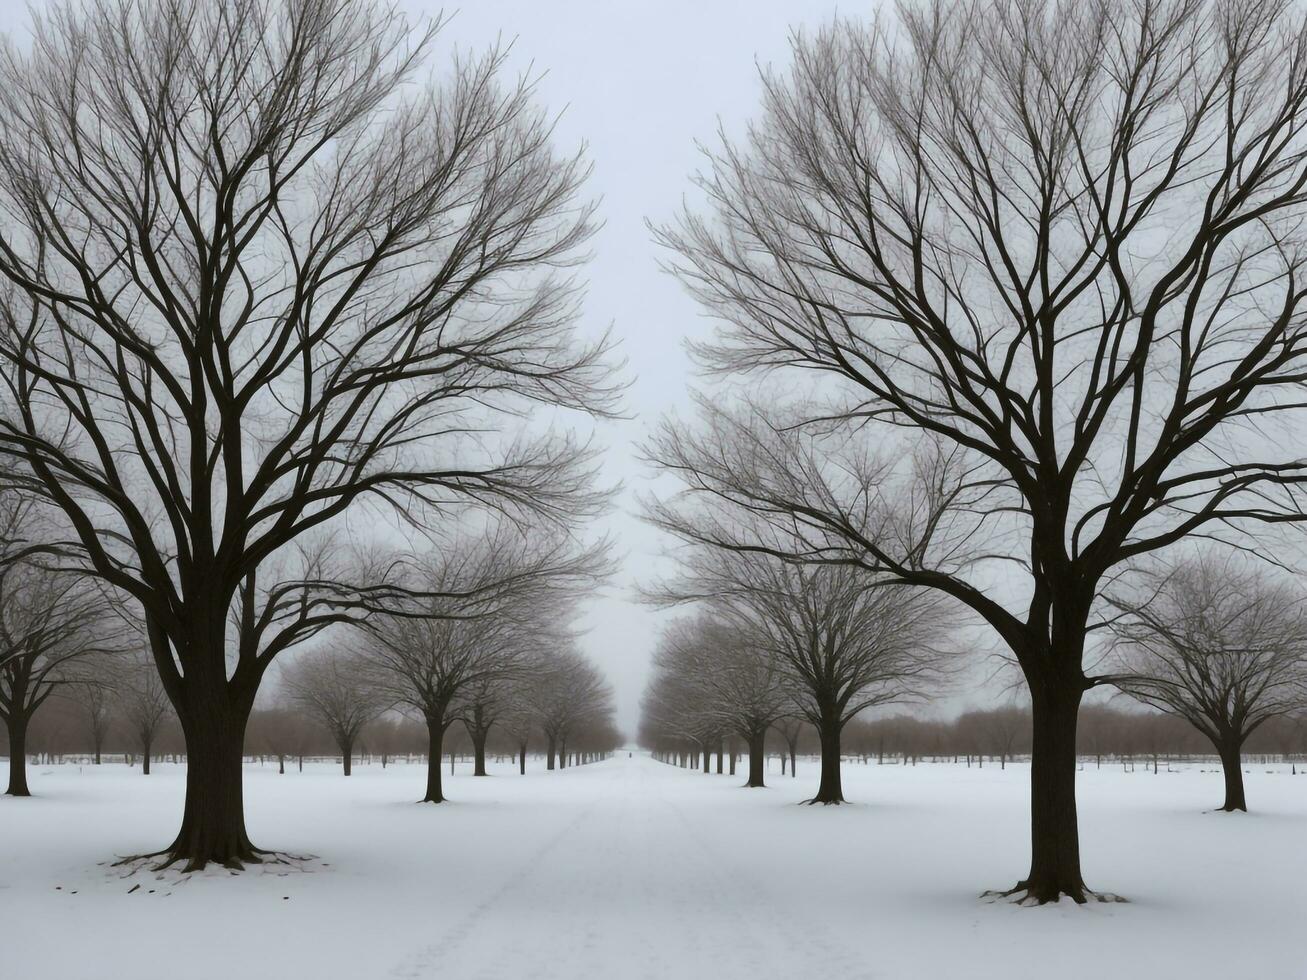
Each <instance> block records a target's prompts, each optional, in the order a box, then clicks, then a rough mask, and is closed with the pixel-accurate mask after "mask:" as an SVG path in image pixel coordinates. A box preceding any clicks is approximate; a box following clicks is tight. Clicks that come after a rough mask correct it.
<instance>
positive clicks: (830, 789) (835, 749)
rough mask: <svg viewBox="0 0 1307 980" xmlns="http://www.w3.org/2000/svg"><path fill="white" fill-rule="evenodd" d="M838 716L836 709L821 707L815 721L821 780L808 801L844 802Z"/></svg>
mask: <svg viewBox="0 0 1307 980" xmlns="http://www.w3.org/2000/svg"><path fill="white" fill-rule="evenodd" d="M841 727H842V726H841V724H840V716H839V711H838V709H836V708H834V707H825V708H823V709H822V711H821V714H820V717H819V719H818V723H817V738H818V740H819V741H820V742H821V780H820V782H818V784H817V793H816V795H815V796H813V798H812V799H810V800H809V801H808V802H809V803H824V804H839V803H843V802H844V787H843V784H842V783H841V781H840V728H841Z"/></svg>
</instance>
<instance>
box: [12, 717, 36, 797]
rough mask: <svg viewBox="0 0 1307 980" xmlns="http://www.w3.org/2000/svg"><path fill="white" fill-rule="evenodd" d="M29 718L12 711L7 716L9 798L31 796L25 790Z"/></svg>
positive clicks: (29, 791) (29, 792)
mask: <svg viewBox="0 0 1307 980" xmlns="http://www.w3.org/2000/svg"><path fill="white" fill-rule="evenodd" d="M29 720H30V719H29V716H27V715H25V714H23V713H22V712H21V711H14V712H13V713H12V714H10V716H9V721H8V724H7V725H6V726H5V727H6V728H7V729H8V730H9V788H8V789H7V790H5V793H6V794H7V795H9V796H31V795H32V792H31V790H29V789H28V788H27V722H28V721H29Z"/></svg>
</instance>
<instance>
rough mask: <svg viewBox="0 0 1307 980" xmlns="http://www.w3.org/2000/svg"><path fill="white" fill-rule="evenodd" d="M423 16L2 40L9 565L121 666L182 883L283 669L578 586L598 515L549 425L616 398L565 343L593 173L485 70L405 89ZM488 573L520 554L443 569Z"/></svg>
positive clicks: (593, 349) (131, 0)
mask: <svg viewBox="0 0 1307 980" xmlns="http://www.w3.org/2000/svg"><path fill="white" fill-rule="evenodd" d="M439 27H440V22H439V20H436V21H422V22H419V23H417V24H414V23H412V22H410V21H409V20H408V19H406V18H405V17H404V16H402V15H401V14H400V13H399V12H398V11H396V10H394V9H391V8H390V7H388V6H382V5H376V4H373V3H371V2H369V0H289V2H283V0H177V2H167V3H160V2H154V0H127V2H121V3H120V2H117V0H103V2H101V0H91V2H88V3H68V4H63V3H58V2H56V3H53V4H51V5H49V6H48V7H47V8H46V9H45V10H44V11H42V12H36V13H34V14H33V30H32V34H31V38H30V41H27V42H26V43H23V44H17V43H7V44H5V45H4V47H3V49H2V50H0V211H3V213H4V221H3V222H0V476H2V477H3V483H4V486H5V487H6V488H7V490H8V491H9V492H12V493H14V494H16V495H17V496H18V497H19V498H20V499H21V500H22V501H23V504H22V506H23V507H24V508H26V514H27V516H26V518H25V519H24V520H22V521H20V522H17V523H16V524H15V525H13V526H12V527H11V528H10V529H9V530H10V533H8V534H7V535H6V536H5V541H4V544H5V547H6V548H7V549H8V550H7V552H6V556H5V562H4V564H5V566H6V567H9V566H13V567H22V568H26V569H36V570H38V571H39V573H40V574H50V575H55V576H67V578H60V581H61V582H68V583H70V584H68V585H67V586H66V587H67V588H68V589H70V590H73V591H75V592H76V593H77V594H79V595H81V594H82V593H83V590H85V594H86V596H87V600H86V601H96V602H99V601H103V602H104V603H106V604H107V605H108V606H109V608H110V609H111V610H112V611H114V612H115V613H119V614H120V615H119V617H118V618H119V619H121V620H122V621H123V623H124V624H125V628H126V629H127V630H128V632H129V633H131V634H134V635H135V636H136V637H137V639H138V646H139V647H141V648H144V649H145V650H147V651H148V654H149V657H150V660H151V662H152V664H153V667H154V670H155V672H156V674H157V676H158V678H159V682H160V684H161V686H162V689H163V691H164V693H165V694H166V695H167V698H168V701H169V703H170V704H171V707H172V710H173V711H174V712H175V713H176V716H177V719H178V724H179V726H180V728H181V731H182V734H183V737H184V739H185V749H186V758H187V784H186V797H185V804H184V810H183V813H182V819H181V826H180V828H179V831H178V833H177V835H176V837H175V838H174V839H173V841H172V842H171V843H170V844H168V845H167V847H165V848H164V850H163V851H162V852H161V854H162V857H163V859H164V861H165V862H168V863H171V862H179V863H181V864H182V865H184V866H185V868H187V869H198V868H203V867H204V866H205V865H206V864H207V863H209V862H211V861H217V862H221V863H223V864H225V865H228V866H230V867H233V868H239V867H240V866H242V864H243V863H245V862H250V861H260V860H261V859H262V855H261V852H260V850H259V849H258V848H257V847H255V846H254V844H253V843H252V842H251V841H250V839H249V837H248V835H247V833H246V829H245V819H244V803H243V795H242V783H241V758H242V752H243V746H244V740H245V732H246V727H247V723H248V720H249V717H250V713H251V711H252V710H253V708H254V705H255V703H256V700H257V699H258V698H259V695H260V691H261V689H262V688H263V686H264V679H265V677H266V675H267V674H268V672H269V670H270V668H272V666H273V665H274V663H275V662H277V661H278V658H280V657H282V656H283V655H284V654H285V653H286V652H287V651H289V650H292V649H294V648H296V647H300V646H302V645H304V644H306V643H309V642H310V641H313V640H315V639H316V640H318V642H319V643H320V644H323V645H326V644H328V643H341V644H344V643H346V642H349V643H353V642H355V641H357V642H359V643H360V644H362V645H364V646H366V647H367V648H368V653H369V659H370V661H371V662H373V663H377V662H380V661H381V660H383V659H384V657H385V655H386V653H383V651H385V652H388V653H389V654H390V655H393V656H394V657H395V658H396V660H398V659H401V653H400V651H406V653H405V654H403V655H407V652H408V651H412V650H413V649H415V648H416V647H417V646H418V645H419V644H420V643H422V642H428V643H439V642H443V641H442V639H441V635H442V631H443V630H446V629H449V630H454V631H456V632H457V631H458V630H461V629H464V628H465V627H463V626H457V627H455V626H448V627H446V626H438V625H434V623H435V621H436V620H442V621H443V620H446V619H448V620H457V621H458V622H459V623H463V622H475V623H478V624H485V623H487V622H492V621H494V620H495V618H496V610H499V609H501V608H502V607H503V604H504V601H505V600H504V594H505V592H506V591H507V592H512V593H514V594H520V593H521V592H522V591H523V590H522V589H521V588H519V586H520V585H521V583H522V581H523V580H524V579H525V580H530V581H534V582H538V583H539V589H537V590H536V591H537V593H542V592H543V591H547V590H550V589H553V590H554V591H555V592H557V591H560V590H561V591H564V592H565V591H568V589H569V587H570V586H569V585H568V584H566V583H570V584H571V586H574V585H575V583H576V582H578V581H579V580H580V578H582V577H583V572H584V571H589V572H593V571H594V570H595V566H596V561H595V552H594V550H593V549H588V548H586V547H584V546H582V545H580V544H578V542H577V535H578V534H580V533H581V531H582V528H583V527H584V525H585V524H586V522H587V521H588V520H589V519H590V518H591V517H592V516H594V515H595V514H597V513H599V512H600V511H601V510H602V509H603V507H604V506H605V505H606V503H607V501H608V499H609V496H610V494H609V493H608V492H607V491H605V490H603V489H601V488H600V487H598V486H597V483H596V473H595V460H596V454H595V450H594V449H593V447H592V446H591V445H590V443H589V442H588V440H587V439H585V438H584V437H582V436H578V435H575V434H573V432H572V431H571V430H569V429H566V428H557V427H555V426H554V425H553V424H552V423H555V422H557V423H559V424H560V425H566V422H567V419H568V417H569V416H571V417H578V418H580V419H581V420H582V421H584V419H586V418H594V417H606V416H609V415H612V414H613V413H614V412H615V411H616V409H617V407H618V398H619V395H620V389H621V384H620V382H619V381H617V380H616V378H615V373H614V372H615V370H616V369H617V368H618V365H617V363H616V362H615V359H614V357H613V356H612V353H611V349H612V345H611V342H610V340H609V338H608V336H607V335H598V336H593V337H585V336H583V335H582V334H581V332H580V331H579V330H578V329H577V326H576V321H577V316H578V311H579V302H578V298H579V293H578V290H579V288H580V283H579V281H578V280H577V279H576V278H575V277H574V273H573V270H574V268H575V267H576V266H577V265H578V264H579V263H580V262H581V261H582V260H583V259H584V258H585V248H586V243H587V241H588V240H589V238H590V236H591V233H592V231H593V229H594V221H593V215H594V205H593V202H592V201H590V200H589V199H587V198H586V196H585V195H584V189H583V185H584V183H585V179H586V176H587V172H588V165H587V163H586V161H585V159H584V158H583V156H582V154H581V153H580V152H563V153H560V152H558V151H557V150H556V149H555V147H554V145H553V120H552V118H551V117H550V116H549V115H548V114H546V113H545V112H544V111H543V110H542V109H541V108H540V107H539V106H538V105H537V104H536V102H535V98H534V92H533V89H532V80H531V79H530V78H519V79H506V78H505V77H504V74H505V73H504V71H503V65H504V54H503V52H502V51H500V50H498V49H491V50H489V51H487V52H485V53H484V54H483V55H480V56H472V57H466V58H458V59H453V60H452V62H451V63H450V65H449V66H448V68H447V70H446V71H444V72H440V73H436V74H434V75H431V76H429V77H427V76H426V75H425V72H424V66H425V65H426V64H427V62H428V60H429V55H430V54H431V52H432V50H433V47H434V44H435V39H436V35H437V34H438V31H439ZM420 75H421V76H423V79H422V80H421V81H419V80H418V78H419V76H420ZM55 93H58V94H57V96H56V94H55ZM515 537H516V539H517V540H516V541H514V540H513V539H514V538H515ZM469 540H470V541H473V542H492V544H486V545H484V546H483V545H482V544H479V543H478V544H474V545H471V546H469V547H466V548H465V547H464V546H463V542H465V541H469ZM388 541H394V542H396V543H397V544H398V546H399V547H398V550H389V549H388V548H387V547H386V546H385V543H386V542H388ZM364 542H366V545H365V544H364ZM487 551H488V552H491V553H494V554H496V555H502V554H504V553H515V554H516V555H517V557H518V558H520V559H521V561H520V563H519V564H518V565H516V566H515V569H516V570H515V571H513V572H509V573H507V574H508V577H507V578H506V579H503V580H501V579H495V578H493V575H491V576H489V577H482V578H480V579H478V578H477V576H476V575H469V576H463V575H462V573H461V572H460V574H459V582H460V584H459V585H457V586H450V585H448V584H447V583H446V582H445V580H444V579H443V578H442V576H443V575H444V574H445V572H446V571H449V570H450V569H451V568H452V567H454V566H455V565H456V564H457V562H458V560H459V558H465V557H466V556H467V555H469V554H483V553H486V552H487ZM454 556H458V557H454ZM491 571H493V569H491ZM73 583H75V584H73ZM525 591H527V592H530V591H531V590H530V589H527V590H525ZM528 604H529V603H528ZM544 605H545V603H544V602H543V600H540V607H543V606H544ZM564 605H565V606H566V607H567V608H570V605H571V604H570V603H565V604H564ZM57 608H58V609H60V610H62V611H63V613H62V614H61V616H60V618H61V619H63V620H68V621H71V622H72V623H73V624H74V626H75V625H76V624H77V623H78V622H85V620H83V619H82V617H75V616H70V615H67V612H68V610H69V608H70V607H69V606H68V605H67V604H66V603H60V604H58V605H57ZM515 608H516V607H515ZM551 618H552V617H551ZM466 628H467V629H475V628H481V627H480V626H477V627H471V626H469V627H466ZM553 632H554V633H558V632H559V629H558V628H557V627H554V628H553ZM346 637H348V639H346ZM18 642H19V643H20V644H21V643H22V642H23V641H21V640H20V641H18ZM459 642H461V641H459ZM544 645H545V646H554V647H557V646H558V643H557V642H555V640H547V641H546V642H545V644H544ZM557 652H558V655H560V656H562V655H565V650H559V651H557ZM4 656H5V658H6V661H7V660H8V657H9V653H8V652H6V653H5V654H4ZM389 673H390V676H391V677H393V678H398V677H399V676H400V671H399V670H398V669H395V670H391V671H390V672H389ZM414 673H415V674H417V673H420V671H415V672H414ZM433 676H434V675H433ZM401 688H402V690H403V692H404V696H405V698H406V699H408V703H410V704H412V705H413V707H415V708H416V709H417V710H427V709H428V708H435V707H438V706H440V705H442V704H443V705H444V706H445V708H446V709H447V708H448V702H447V701H446V700H444V699H445V698H446V697H447V696H446V695H444V694H439V693H432V694H431V695H430V697H428V696H427V695H426V694H424V693H420V692H418V691H417V689H416V687H415V686H413V685H407V684H405V685H400V684H398V683H397V690H396V693H397V694H398V693H399V690H400V689H401ZM24 703H25V704H27V705H28V706H29V707H31V705H30V700H29V701H28V702H24ZM448 717H449V716H448V714H446V715H444V716H440V715H433V718H432V719H431V720H430V721H429V724H431V725H433V726H434V728H433V732H434V731H435V730H437V729H439V728H440V726H442V725H444V724H447V722H448ZM12 737H13V736H12V735H11V739H12ZM433 737H434V736H433ZM555 737H558V734H557V733H555ZM437 795H438V793H437Z"/></svg>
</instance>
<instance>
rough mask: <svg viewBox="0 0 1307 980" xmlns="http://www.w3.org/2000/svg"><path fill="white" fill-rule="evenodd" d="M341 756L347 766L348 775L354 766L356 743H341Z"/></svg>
mask: <svg viewBox="0 0 1307 980" xmlns="http://www.w3.org/2000/svg"><path fill="white" fill-rule="evenodd" d="M340 757H341V760H342V763H343V764H344V767H345V775H346V776H348V775H349V774H350V772H351V771H352V770H353V768H354V765H353V763H354V743H353V742H341V743H340Z"/></svg>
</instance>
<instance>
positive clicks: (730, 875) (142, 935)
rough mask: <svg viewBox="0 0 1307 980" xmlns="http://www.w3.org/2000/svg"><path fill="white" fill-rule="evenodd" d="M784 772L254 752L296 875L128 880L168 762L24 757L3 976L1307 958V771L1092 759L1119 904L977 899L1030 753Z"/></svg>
mask: <svg viewBox="0 0 1307 980" xmlns="http://www.w3.org/2000/svg"><path fill="white" fill-rule="evenodd" d="M533 765H535V764H534V763H533ZM2 769H3V764H0V771H2ZM800 770H801V771H800V775H799V778H797V779H791V778H789V777H781V776H780V774H779V773H778V772H776V771H775V769H774V768H773V771H772V772H771V774H770V775H769V782H770V786H769V787H768V788H767V789H765V790H745V789H742V788H741V786H740V784H741V783H742V781H743V780H742V777H735V778H732V777H730V776H716V775H711V776H705V775H703V774H701V773H695V772H689V771H685V770H679V769H675V768H672V767H669V766H664V765H661V764H659V763H656V762H654V761H652V760H651V759H649V758H648V757H646V756H642V755H640V754H638V753H637V754H636V755H635V756H634V757H632V758H627V757H626V755H625V754H622V755H621V756H619V757H617V758H614V759H612V760H610V761H608V762H604V763H598V764H595V765H590V766H584V767H580V768H576V769H568V770H565V771H562V772H543V771H539V769H538V767H537V768H535V769H533V771H532V772H530V773H529V774H528V775H527V776H525V777H519V776H518V775H516V773H515V772H514V771H513V770H512V769H511V767H509V766H507V765H504V766H502V767H493V769H492V771H493V775H492V776H491V777H490V778H487V779H474V778H472V777H471V776H469V775H467V774H466V771H465V767H460V772H459V774H458V775H456V776H455V777H453V778H452V779H450V780H449V782H448V792H449V794H450V796H451V797H452V798H453V800H454V802H452V803H449V804H445V805H441V806H438V807H433V806H429V805H420V804H417V803H415V802H413V801H414V800H416V799H417V798H418V797H419V796H420V795H421V789H422V784H423V768H422V767H421V766H417V765H413V766H404V765H399V766H395V765H392V766H390V767H389V768H387V769H385V770H383V769H382V768H381V767H380V766H379V765H375V764H373V765H359V766H356V768H355V774H354V775H353V776H352V777H350V778H349V779H345V778H343V777H342V776H341V775H340V773H339V769H338V768H336V767H333V766H330V765H326V764H322V765H312V766H309V767H308V768H306V770H305V771H304V772H303V773H298V772H294V771H291V772H288V773H287V774H286V775H284V776H278V775H277V773H276V771H275V767H271V766H264V767H259V766H249V767H247V779H246V799H247V811H248V822H249V826H250V832H251V836H252V837H253V839H254V840H255V841H256V842H257V843H259V844H260V845H262V846H265V847H271V848H276V849H279V850H285V851H293V852H298V853H309V854H313V855H317V856H318V858H319V860H318V861H316V862H314V863H312V864H311V865H309V872H311V873H306V872H302V871H298V870H295V871H287V870H286V869H285V868H279V867H267V868H265V869H254V870H251V871H248V872H246V873H244V874H240V875H231V874H228V873H227V872H226V871H224V870H222V869H215V870H213V871H210V872H206V873H204V874H202V875H195V876H190V877H189V878H187V877H184V876H180V875H177V874H175V873H166V874H164V875H161V876H159V877H157V878H156V877H155V876H153V875H151V874H147V873H139V874H136V875H134V876H131V877H128V878H123V877H121V876H120V872H117V871H115V870H113V869H111V868H109V867H108V865H107V862H108V861H109V860H110V859H111V858H112V857H113V856H114V855H115V854H127V853H133V852H139V851H143V850H147V849H150V848H152V847H157V846H159V845H160V844H162V843H163V842H164V841H166V839H167V838H168V837H169V836H170V834H171V832H172V831H173V830H174V829H175V821H176V820H177V818H178V815H179V813H180V806H181V795H182V789H183V785H184V782H183V778H182V770H181V768H180V767H175V766H160V767H159V768H158V770H157V774H156V775H153V776H151V777H150V778H148V779H145V778H143V777H141V776H140V775H139V773H138V772H137V771H136V770H132V769H129V768H127V767H125V766H121V765H105V766H102V767H90V766H87V767H80V768H79V767H77V766H73V765H69V766H55V767H48V768H43V769H36V770H35V771H34V772H33V776H32V785H33V789H34V792H36V794H37V796H36V798H34V799H30V800H13V799H9V798H0V938H3V939H4V943H3V947H0V948H4V949H5V954H4V959H3V960H0V977H5V978H6V980H7V978H8V977H10V976H13V977H23V978H24V980H41V978H55V980H99V978H120V977H126V976H130V977H132V978H133V980H155V978H159V980H163V978H169V980H172V978H176V977H185V978H187V980H209V978H214V980H217V978H223V980H229V978H231V977H235V976H239V977H242V978H251V980H262V978H285V980H297V978H299V977H312V978H315V980H368V978H374V977H375V978H390V977H404V978H425V977H433V978H434V977H439V978H442V980H463V978H473V980H501V978H502V980H514V978H519V977H521V978H528V977H538V978H549V977H558V978H568V980H573V978H602V980H625V978H628V977H630V978H635V977H649V978H678V980H679V978H700V977H702V978H713V980H735V978H741V980H743V978H771V977H777V978H781V977H784V978H787V980H789V978H792V977H795V976H810V975H822V976H842V977H885V978H903V977H906V978H918V977H920V978H936V977H963V976H965V977H981V978H983V977H1003V978H1004V980H1014V978H1022V977H1041V978H1042V977H1046V976H1048V975H1049V974H1048V966H1049V964H1050V963H1055V964H1056V965H1057V971H1056V972H1057V974H1058V975H1059V976H1060V977H1064V978H1068V980H1074V978H1082V977H1083V978H1090V977H1093V978H1101V977H1104V976H1119V977H1143V976H1157V977H1163V976H1165V977H1172V976H1184V977H1187V978H1202V977H1222V978H1225V977H1230V976H1257V977H1259V978H1271V980H1277V978H1284V980H1304V978H1307V954H1304V953H1303V951H1302V948H1301V946H1302V940H1301V938H1300V936H1301V929H1302V923H1303V910H1304V909H1305V908H1307V776H1304V775H1299V776H1297V777H1294V776H1290V775H1289V774H1288V773H1287V772H1284V771H1280V770H1278V769H1277V770H1275V771H1267V770H1266V768H1265V767H1260V768H1254V767H1251V766H1249V767H1248V775H1247V777H1246V778H1247V780H1248V792H1249V800H1250V802H1251V804H1252V806H1253V807H1254V812H1253V813H1251V814H1247V815H1242V814H1240V815H1228V814H1214V813H1211V812H1208V810H1209V808H1210V806H1211V805H1212V804H1213V802H1215V801H1216V800H1219V797H1220V791H1221V777H1220V775H1219V773H1217V772H1215V771H1214V770H1210V769H1209V770H1208V771H1203V770H1202V767H1198V766H1192V767H1184V768H1183V769H1180V770H1179V771H1176V772H1166V771H1165V770H1164V771H1163V772H1161V773H1160V774H1158V775H1153V774H1152V773H1151V772H1148V771H1146V770H1145V769H1144V768H1143V767H1142V766H1141V767H1140V768H1139V769H1138V770H1137V771H1135V772H1131V773H1124V772H1122V771H1121V770H1120V769H1119V768H1118V767H1111V768H1106V769H1103V770H1101V771H1099V770H1094V769H1089V770H1087V771H1085V772H1083V773H1081V775H1080V798H1081V804H1082V820H1081V829H1082V843H1083V852H1084V866H1085V869H1086V876H1087V878H1088V880H1089V883H1090V884H1091V885H1093V886H1095V887H1099V888H1105V889H1110V890H1113V891H1118V892H1121V893H1123V894H1125V895H1127V896H1128V897H1129V898H1130V899H1131V900H1132V901H1131V903H1130V904H1128V905H1091V906H1086V907H1083V908H1077V907H1074V906H1070V905H1067V904H1064V905H1061V906H1057V907H1049V908H1043V909H1018V908H1013V907H1011V906H1007V905H1003V904H987V903H984V902H981V901H979V900H978V898H977V896H978V893H979V892H980V891H981V890H983V889H985V888H991V887H996V886H1002V885H1007V884H1011V883H1012V881H1013V880H1014V879H1015V878H1016V877H1017V876H1018V875H1019V874H1020V872H1021V871H1022V870H1023V868H1024V865H1025V862H1026V860H1027V854H1026V846H1027V844H1026V833H1027V830H1026V827H1027V824H1026V819H1027V818H1026V806H1027V790H1026V786H1027V779H1028V770H1027V769H1026V768H1025V767H1023V766H1009V767H1008V768H1007V770H1006V771H1004V770H1000V769H998V768H996V767H990V766H987V767H985V768H984V769H983V770H982V769H968V768H966V767H965V766H953V765H921V766H917V767H902V766H876V765H870V766H864V765H859V764H848V765H847V766H846V768H845V792H846V795H848V796H849V798H850V799H851V800H853V801H854V803H853V805H850V806H845V807H832V808H812V807H804V806H798V805H796V804H797V803H798V802H799V801H800V800H802V799H804V798H805V797H806V796H807V795H809V794H810V793H811V792H812V790H813V788H814V786H815V781H816V780H815V777H816V767H815V764H814V763H812V762H809V761H806V760H800Z"/></svg>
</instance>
